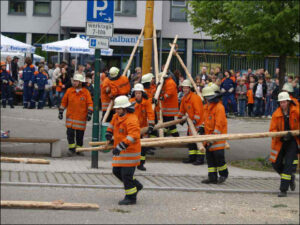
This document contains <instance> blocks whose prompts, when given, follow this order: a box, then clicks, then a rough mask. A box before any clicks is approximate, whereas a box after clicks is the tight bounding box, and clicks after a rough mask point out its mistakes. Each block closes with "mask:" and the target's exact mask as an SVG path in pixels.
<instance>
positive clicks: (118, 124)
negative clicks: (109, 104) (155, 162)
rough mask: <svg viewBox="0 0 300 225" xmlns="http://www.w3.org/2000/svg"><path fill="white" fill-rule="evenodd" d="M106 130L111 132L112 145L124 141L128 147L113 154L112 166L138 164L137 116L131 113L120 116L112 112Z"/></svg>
mask: <svg viewBox="0 0 300 225" xmlns="http://www.w3.org/2000/svg"><path fill="white" fill-rule="evenodd" d="M107 131H110V132H112V133H113V137H114V147H116V146H117V145H118V144H119V143H120V142H124V143H125V144H126V145H128V147H127V148H126V149H125V150H123V151H121V153H120V155H118V156H113V162H112V166H113V167H135V166H138V165H139V164H140V158H141V142H140V126H139V121H138V118H137V116H136V115H135V114H133V113H127V114H125V115H124V116H122V117H120V116H119V115H118V114H114V116H113V118H112V120H111V122H110V123H109V125H108V128H107Z"/></svg>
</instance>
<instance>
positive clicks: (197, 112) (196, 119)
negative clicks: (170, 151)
mask: <svg viewBox="0 0 300 225" xmlns="http://www.w3.org/2000/svg"><path fill="white" fill-rule="evenodd" d="M181 86H182V87H183V93H184V96H183V97H182V100H181V104H180V110H179V114H178V119H180V118H182V117H183V116H184V115H185V114H186V113H187V114H188V116H189V118H190V119H191V120H192V121H193V123H194V125H195V128H196V130H197V131H198V133H199V134H204V133H201V131H203V130H201V129H200V128H201V125H202V123H203V121H204V119H203V104H202V100H201V98H200V96H198V95H197V94H196V93H194V92H193V91H192V87H193V86H192V83H191V81H190V80H184V81H183V82H182V84H181ZM187 135H190V136H191V135H192V133H191V130H190V128H189V129H188V131H187ZM204 157H205V153H202V152H201V151H200V149H197V145H196V144H195V143H193V144H189V157H188V158H187V159H184V160H183V163H192V164H193V165H202V164H204Z"/></svg>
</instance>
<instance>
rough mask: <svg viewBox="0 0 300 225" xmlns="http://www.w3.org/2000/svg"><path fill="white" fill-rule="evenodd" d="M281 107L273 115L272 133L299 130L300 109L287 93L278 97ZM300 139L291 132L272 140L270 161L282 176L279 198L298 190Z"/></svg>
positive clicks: (282, 93)
mask: <svg viewBox="0 0 300 225" xmlns="http://www.w3.org/2000/svg"><path fill="white" fill-rule="evenodd" d="M278 102H279V104H280V107H278V108H277V109H276V111H275V112H274V113H273V115H272V120H271V124H270V132H278V131H289V130H299V129H300V123H299V122H300V121H299V108H298V107H297V106H296V104H295V103H294V101H293V100H292V99H291V98H290V96H289V94H288V93H287V92H281V93H279V95H278ZM299 145H300V138H299V136H298V137H296V136H295V137H293V136H292V134H291V133H290V132H288V134H287V135H285V136H283V137H274V138H272V145H271V153H270V161H271V162H272V166H273V168H274V170H275V171H276V172H277V173H278V174H279V175H280V177H281V183H280V188H279V189H280V192H279V194H278V197H286V196H287V191H288V189H289V187H290V188H291V190H292V191H294V190H295V188H296V182H295V175H294V174H295V172H296V169H297V164H298V158H297V154H298V153H299Z"/></svg>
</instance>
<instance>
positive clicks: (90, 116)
mask: <svg viewBox="0 0 300 225" xmlns="http://www.w3.org/2000/svg"><path fill="white" fill-rule="evenodd" d="M92 114H93V111H91V110H88V114H87V117H86V120H87V121H91V119H92Z"/></svg>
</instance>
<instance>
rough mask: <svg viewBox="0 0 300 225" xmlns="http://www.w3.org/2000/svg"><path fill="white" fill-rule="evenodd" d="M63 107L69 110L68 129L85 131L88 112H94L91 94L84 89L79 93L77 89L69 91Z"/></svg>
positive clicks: (62, 103)
mask: <svg viewBox="0 0 300 225" xmlns="http://www.w3.org/2000/svg"><path fill="white" fill-rule="evenodd" d="M61 107H62V108H66V109H67V113H66V127H67V128H72V129H74V130H85V128H86V118H87V114H88V110H90V111H93V101H92V97H91V94H90V92H89V91H88V90H87V89H86V88H82V89H81V90H80V91H79V92H78V93H77V92H76V89H75V88H73V87H72V88H69V89H67V92H66V93H65V95H64V97H63V99H62V101H61Z"/></svg>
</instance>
